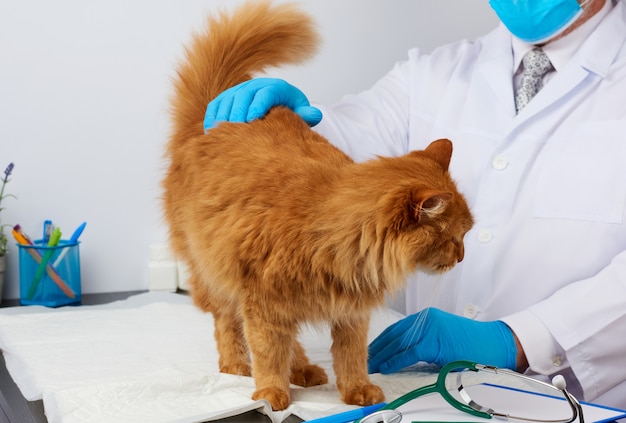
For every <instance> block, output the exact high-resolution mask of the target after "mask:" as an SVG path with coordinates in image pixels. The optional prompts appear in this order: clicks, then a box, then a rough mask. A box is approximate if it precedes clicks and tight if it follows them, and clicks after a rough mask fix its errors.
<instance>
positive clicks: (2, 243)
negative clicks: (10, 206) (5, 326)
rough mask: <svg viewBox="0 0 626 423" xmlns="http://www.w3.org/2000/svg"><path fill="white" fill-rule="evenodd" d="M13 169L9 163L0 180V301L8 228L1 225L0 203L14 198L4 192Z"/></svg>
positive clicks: (0, 207)
mask: <svg viewBox="0 0 626 423" xmlns="http://www.w3.org/2000/svg"><path fill="white" fill-rule="evenodd" d="M13 167H15V165H14V164H13V163H9V165H8V166H7V168H6V169H5V171H4V174H3V175H2V178H1V179H0V182H1V183H2V185H0V300H1V299H2V289H3V288H4V271H5V269H6V254H7V242H8V240H7V236H6V233H5V231H4V229H5V227H6V226H10V225H6V224H2V210H4V207H3V204H2V203H3V201H4V199H5V198H8V197H13V198H15V196H14V195H12V194H5V192H4V190H5V188H6V185H7V183H8V182H9V180H10V179H9V176H11V172H13Z"/></svg>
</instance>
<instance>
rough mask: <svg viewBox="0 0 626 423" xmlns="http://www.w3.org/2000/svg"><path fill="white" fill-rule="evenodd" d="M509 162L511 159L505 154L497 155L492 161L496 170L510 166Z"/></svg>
mask: <svg viewBox="0 0 626 423" xmlns="http://www.w3.org/2000/svg"><path fill="white" fill-rule="evenodd" d="M508 164H509V161H508V160H507V159H506V158H505V157H503V156H496V157H494V158H493V161H492V162H491V165H492V166H493V168H494V169H496V170H503V169H504V168H506V167H507V166H508Z"/></svg>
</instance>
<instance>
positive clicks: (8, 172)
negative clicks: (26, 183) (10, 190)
mask: <svg viewBox="0 0 626 423" xmlns="http://www.w3.org/2000/svg"><path fill="white" fill-rule="evenodd" d="M14 167H15V165H14V164H13V163H9V165H8V166H7V168H6V169H5V171H4V179H2V182H3V183H5V184H6V183H7V182H9V176H11V172H13V168H14Z"/></svg>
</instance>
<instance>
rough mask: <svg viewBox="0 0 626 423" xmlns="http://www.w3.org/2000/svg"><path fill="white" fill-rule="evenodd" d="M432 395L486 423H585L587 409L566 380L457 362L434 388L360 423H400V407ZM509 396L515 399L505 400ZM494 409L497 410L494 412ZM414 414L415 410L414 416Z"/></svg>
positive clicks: (445, 369) (396, 402)
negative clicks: (492, 422) (502, 422)
mask: <svg viewBox="0 0 626 423" xmlns="http://www.w3.org/2000/svg"><path fill="white" fill-rule="evenodd" d="M494 390H498V391H494ZM520 391H521V392H524V393H527V394H535V395H526V397H528V400H529V401H531V402H533V401H534V403H533V404H530V403H527V402H525V401H520V397H519V392H520ZM433 393H438V394H439V395H441V397H443V399H444V400H445V401H446V402H447V403H448V404H449V405H451V406H452V407H454V408H456V409H457V410H460V411H463V412H465V413H468V414H471V415H473V416H477V417H484V418H486V419H491V418H494V417H495V418H500V419H503V420H513V421H515V420H517V421H520V422H544V423H572V422H574V421H575V420H578V421H579V422H580V423H584V418H583V411H582V407H581V405H580V403H579V402H578V400H577V399H576V398H575V397H574V396H573V395H572V394H570V393H569V392H568V391H567V389H566V387H565V380H564V379H563V377H562V376H556V377H555V378H554V379H553V384H549V383H545V382H542V381H539V380H536V379H533V378H530V377H528V376H524V375H522V374H520V373H517V372H514V371H511V370H506V369H500V368H497V367H494V366H485V365H483V364H477V363H473V362H471V361H455V362H452V363H449V364H447V365H445V366H444V367H442V368H441V371H440V372H439V376H438V377H437V381H436V382H435V383H433V384H432V385H428V386H423V387H421V388H418V389H415V390H414V391H411V392H409V393H407V394H405V395H403V396H401V397H400V398H398V399H396V400H394V401H392V402H390V403H389V404H387V405H386V406H385V407H383V408H382V409H381V410H380V411H377V412H375V413H372V414H370V415H368V416H366V417H363V418H362V419H361V420H359V422H361V423H398V422H400V420H402V412H401V411H398V410H396V408H398V407H400V406H401V405H404V404H406V403H408V402H409V401H411V400H414V399H416V398H419V397H422V396H424V395H428V394H433ZM494 393H497V394H498V395H494ZM510 395H513V398H516V399H514V400H503V398H506V397H507V396H510ZM495 398H499V399H498V400H496V399H495ZM545 401H547V402H549V404H550V406H549V407H546V406H541V404H542V402H545ZM483 404H485V406H483ZM489 405H491V406H493V407H494V408H490V407H489ZM496 408H497V411H496ZM415 413H416V412H412V414H413V415H414V414H415Z"/></svg>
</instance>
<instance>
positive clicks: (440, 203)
mask: <svg viewBox="0 0 626 423" xmlns="http://www.w3.org/2000/svg"><path fill="white" fill-rule="evenodd" d="M452 197H453V194H452V193H451V192H449V191H438V190H425V191H421V192H420V193H419V194H418V195H417V198H414V202H413V204H412V205H411V208H412V210H413V218H414V219H415V221H416V222H419V221H420V220H421V219H422V217H424V216H427V217H431V218H432V217H435V216H438V215H440V214H441V213H443V212H444V210H445V209H446V208H447V207H448V203H449V202H450V200H451V199H452Z"/></svg>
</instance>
